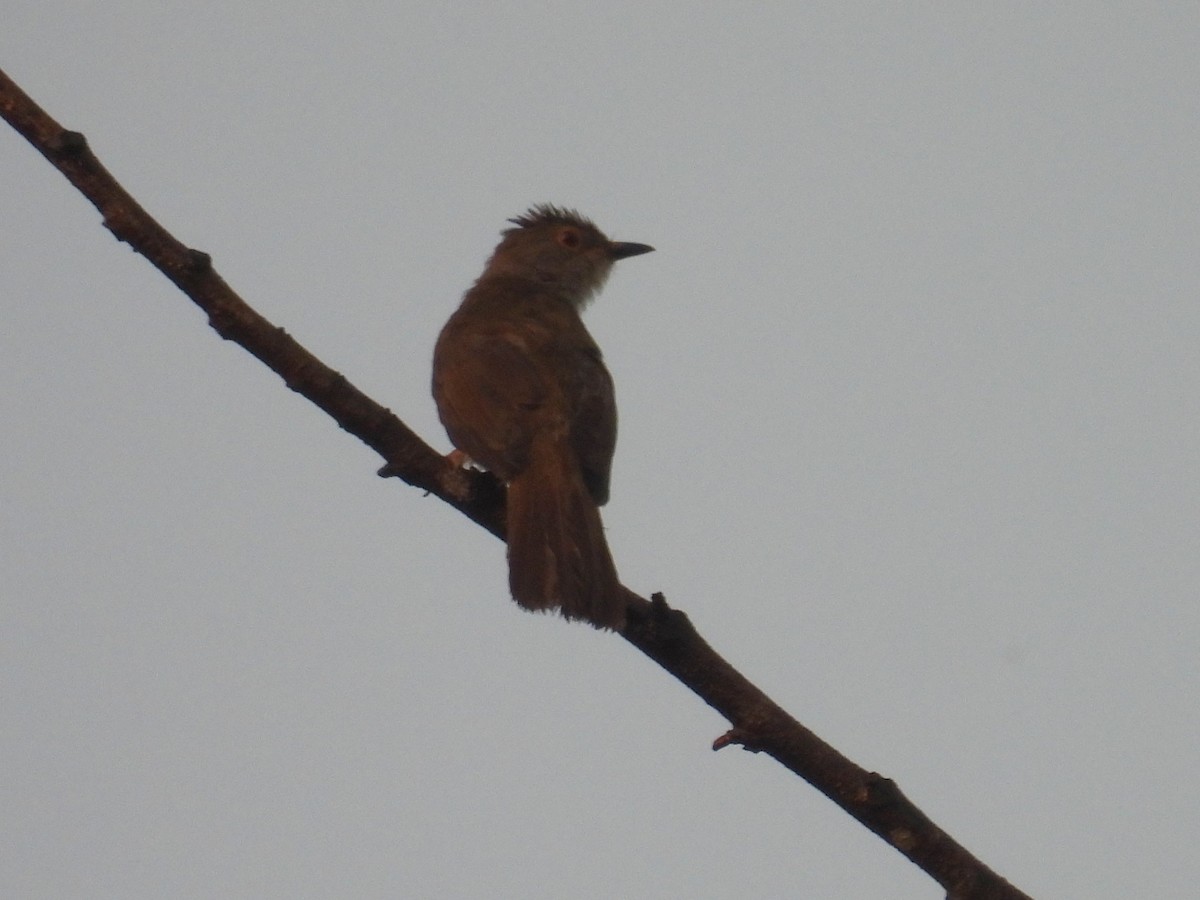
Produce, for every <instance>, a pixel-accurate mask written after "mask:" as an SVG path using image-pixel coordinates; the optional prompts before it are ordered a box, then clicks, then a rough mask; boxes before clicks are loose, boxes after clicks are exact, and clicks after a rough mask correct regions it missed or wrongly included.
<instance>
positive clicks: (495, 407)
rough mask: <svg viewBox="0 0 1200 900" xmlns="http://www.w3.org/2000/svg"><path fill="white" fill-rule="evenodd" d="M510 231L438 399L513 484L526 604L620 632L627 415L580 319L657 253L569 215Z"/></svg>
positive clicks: (515, 552) (445, 367)
mask: <svg viewBox="0 0 1200 900" xmlns="http://www.w3.org/2000/svg"><path fill="white" fill-rule="evenodd" d="M509 221H510V222H512V223H513V225H514V226H515V227H514V228H510V229H508V230H507V231H505V232H504V238H503V240H501V241H500V244H499V246H497V247H496V250H495V252H494V253H493V254H492V257H491V259H489V260H488V263H487V266H486V267H485V268H484V270H483V275H481V276H480V277H479V280H478V281H476V282H475V285H474V286H473V287H472V288H471V289H470V290H469V291H467V293H466V295H465V296H464V297H463V301H462V305H461V306H460V307H459V308H458V310H457V311H456V312H455V313H454V315H452V316H451V317H450V320H449V321H448V322H447V323H446V325H445V327H444V328H443V329H442V333H441V334H440V335H439V336H438V341H437V347H436V348H435V349H434V353H433V397H434V400H435V401H436V402H437V407H438V415H439V416H440V417H441V420H442V424H443V425H445V426H446V432H447V433H448V434H449V435H450V440H451V441H452V442H453V444H454V446H455V447H456V448H458V450H459V451H461V453H462V454H464V455H465V456H467V457H468V458H470V459H471V460H472V461H474V462H476V463H478V464H479V465H481V466H483V467H484V468H486V469H488V470H489V471H490V472H492V473H493V474H495V475H496V477H498V478H499V479H501V480H502V481H503V482H505V483H506V484H507V485H508V513H507V524H506V527H507V536H508V581H509V588H510V589H511V591H512V595H513V599H515V600H516V601H517V602H518V603H519V604H520V605H521V606H523V607H525V608H526V609H534V610H549V609H555V608H558V609H559V610H561V611H562V614H563V615H564V616H565V617H566V618H568V619H583V620H584V621H587V622H590V623H591V624H592V625H594V626H596V627H597V628H612V629H618V630H619V629H620V628H622V627H623V626H624V624H625V603H624V602H623V601H622V599H621V596H620V591H619V590H618V588H619V585H620V582H619V581H618V580H617V571H616V567H615V566H614V565H613V561H612V555H611V554H610V553H609V550H608V542H607V541H605V539H604V526H603V524H602V523H601V521H600V510H599V507H600V506H603V505H604V504H605V503H606V502H607V501H608V481H609V473H610V470H611V468H612V457H613V450H614V449H615V447H616V442H617V407H616V402H615V399H614V397H613V382H612V376H611V375H609V374H608V369H606V368H605V367H604V360H603V358H602V357H601V355H600V348H599V347H598V346H596V342H595V341H594V340H592V336H591V335H590V334H588V331H587V329H586V328H584V326H583V320H582V319H581V318H580V315H579V314H580V311H581V310H582V309H583V308H584V307H585V306H586V305H587V304H588V302H589V301H590V300H591V299H592V298H593V297H594V296H595V295H596V293H597V292H598V291H599V290H600V288H601V287H603V285H604V282H605V279H607V278H608V273H609V271H610V270H611V269H612V264H613V263H614V262H615V261H616V260H618V259H624V258H625V257H627V256H637V255H638V254H640V253H649V252H650V251H651V250H653V249H654V248H653V247H648V246H646V245H645V244H629V243H621V242H618V241H610V240H609V239H608V238H607V237H605V236H604V235H603V234H602V233H601V232H600V230H599V229H598V228H597V227H596V226H595V225H593V224H592V223H591V222H590V221H588V220H587V219H585V218H584V217H583V216H581V215H579V213H577V212H575V211H574V210H569V209H561V208H559V207H556V206H550V205H542V206H535V207H533V208H532V209H530V210H529V211H528V212H527V213H525V214H524V215H522V216H518V217H517V218H515V219H509Z"/></svg>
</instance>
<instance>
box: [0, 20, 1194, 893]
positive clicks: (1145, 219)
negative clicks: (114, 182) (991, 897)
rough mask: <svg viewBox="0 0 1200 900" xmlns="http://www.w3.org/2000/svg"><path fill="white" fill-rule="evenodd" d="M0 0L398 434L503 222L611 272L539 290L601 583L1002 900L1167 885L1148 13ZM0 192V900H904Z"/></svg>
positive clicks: (69, 98)
mask: <svg viewBox="0 0 1200 900" xmlns="http://www.w3.org/2000/svg"><path fill="white" fill-rule="evenodd" d="M17 6H19V8H16V9H7V10H6V11H5V13H4V19H5V22H4V27H3V28H2V29H0V67H3V68H4V69H5V70H6V71H7V72H8V74H9V75H10V76H11V77H13V78H14V79H15V80H16V81H17V82H18V83H19V84H20V85H22V87H24V88H25V89H26V90H27V91H28V92H29V93H30V94H31V95H32V96H33V97H34V98H35V99H36V100H37V101H38V102H39V103H40V104H42V105H43V106H44V107H45V108H46V109H47V110H48V111H49V112H50V113H51V114H52V115H53V116H55V117H56V118H57V119H58V120H59V121H60V122H62V123H63V124H64V125H65V126H66V127H69V128H73V129H77V130H80V131H83V132H84V133H85V134H86V135H87V136H88V138H89V140H90V142H91V146H92V148H93V149H94V150H95V152H96V153H97V154H98V155H99V157H100V158H101V160H102V161H103V162H104V163H105V165H107V166H108V168H109V169H110V170H111V171H112V172H113V173H114V174H115V175H116V176H117V178H118V179H119V180H120V181H121V182H122V183H123V184H124V185H125V186H126V187H127V188H128V189H129V190H130V191H131V192H132V193H133V194H134V195H135V196H136V197H138V198H139V200H140V201H141V202H142V203H143V204H144V205H145V206H146V207H147V208H148V209H149V210H150V211H151V213H152V214H154V215H156V216H157V217H158V218H159V219H160V221H161V222H162V223H163V224H164V225H166V226H167V227H168V228H170V229H171V230H172V231H173V232H174V233H175V234H176V236H178V237H179V238H180V239H181V240H182V241H184V242H185V243H187V244H188V245H190V246H193V247H197V248H200V249H203V250H205V251H207V252H209V253H211V254H212V256H213V259H214V263H215V265H216V267H217V269H218V271H219V272H220V273H221V274H222V275H223V276H224V277H225V278H226V279H227V280H228V281H229V282H230V283H231V284H232V285H233V286H234V288H235V289H236V290H238V291H239V292H240V293H241V294H242V296H244V297H245V298H246V299H247V301H248V302H250V303H251V305H253V306H254V307H255V308H257V309H258V310H259V311H260V312H262V313H263V314H264V315H266V316H267V317H268V318H270V319H271V320H272V321H274V322H276V323H277V324H279V325H281V326H283V327H285V328H287V330H288V331H289V332H290V333H291V334H293V335H294V336H295V337H296V338H297V339H299V340H300V341H301V342H302V343H304V344H305V345H306V346H307V347H308V348H309V349H311V350H312V351H313V352H315V353H316V354H317V355H318V356H320V357H321V358H322V359H323V360H324V361H325V362H327V363H328V364H329V365H331V366H333V367H334V368H336V369H338V370H339V371H341V372H343V373H344V374H345V375H346V376H347V377H348V378H349V379H350V380H351V381H352V382H353V383H355V384H356V385H357V386H359V387H360V388H362V389H363V390H365V391H366V392H367V393H369V394H370V395H372V396H373V397H374V398H375V399H377V400H378V401H380V402H381V403H383V404H385V405H386V406H388V407H389V408H391V409H392V410H394V411H395V412H396V413H397V414H398V415H399V416H400V417H401V418H402V419H404V420H405V421H406V422H407V423H409V424H410V425H411V426H412V427H414V428H415V429H416V430H417V431H418V432H419V433H421V434H422V435H424V436H425V437H426V438H427V439H428V440H430V441H431V442H432V443H434V444H435V446H438V447H441V448H446V449H448V447H449V444H448V441H447V440H446V438H445V435H444V433H443V432H442V429H441V427H440V425H439V424H438V422H437V417H436V413H435V411H434V406H433V402H432V400H431V399H430V397H429V390H428V381H429V375H428V370H429V361H430V354H431V350H432V346H433V341H434V338H435V336H436V334H437V331H438V329H439V328H440V326H441V324H442V322H443V321H444V320H445V318H446V317H447V316H448V315H449V314H450V312H451V311H452V310H453V309H454V307H455V306H456V304H457V302H458V300H459V297H460V296H461V294H462V292H463V290H465V289H466V287H468V286H469V285H470V283H471V281H472V280H473V279H474V278H475V277H476V276H477V275H478V273H479V271H480V269H481V267H482V265H483V262H484V260H485V259H486V257H487V256H488V254H489V253H490V251H491V249H492V247H493V246H494V244H495V242H496V240H497V238H498V234H499V231H500V230H501V228H502V227H504V220H505V219H506V218H507V217H509V216H512V215H515V214H517V213H520V212H521V211H522V210H524V209H525V208H526V207H528V206H529V205H530V204H531V203H535V202H542V201H552V202H555V203H559V204H563V205H567V206H574V207H578V208H579V209H580V210H581V211H582V212H584V213H586V214H587V215H590V216H591V217H593V218H594V219H595V220H596V221H597V223H598V224H599V225H600V226H601V227H602V228H603V229H604V230H605V231H607V232H608V234H609V235H610V236H612V237H614V238H617V239H622V240H632V241H641V242H645V243H650V244H653V245H654V246H656V247H657V248H658V252H657V253H654V254H651V255H649V256H644V257H638V258H636V259H631V260H628V261H625V262H622V263H620V264H619V266H618V270H617V272H616V273H615V275H614V277H613V278H612V279H611V281H610V283H609V286H608V288H607V290H606V292H605V293H604V295H603V296H602V297H601V298H600V299H599V301H598V302H597V303H596V304H595V305H594V306H593V307H592V308H591V309H590V310H589V314H588V323H589V326H590V328H591V329H592V332H593V334H594V335H595V337H596V338H597V340H598V341H599V343H600V344H601V346H602V347H603V348H604V351H605V354H606V357H607V359H608V362H609V367H610V369H611V370H612V372H613V375H614V377H615V379H616V383H617V391H618V401H619V405H620V411H621V434H620V439H619V442H618V447H617V457H616V462H615V467H614V474H613V491H612V501H611V503H610V504H609V505H608V506H607V507H606V508H605V510H604V516H605V522H606V525H607V528H608V535H609V540H610V543H611V545H612V548H613V552H614V555H615V558H616V560H617V565H618V568H619V570H620V572H621V574H622V578H623V580H624V581H625V583H626V584H628V585H629V586H630V587H632V588H634V589H635V590H638V591H639V592H640V593H642V594H648V593H649V592H651V591H654V590H662V591H664V592H665V593H666V595H667V597H668V600H669V601H670V602H671V603H672V604H673V605H676V606H678V607H680V608H682V609H684V610H686V611H687V612H688V613H689V615H691V617H692V618H693V620H694V622H695V623H696V625H697V627H698V628H699V629H700V631H701V633H702V634H703V635H705V637H706V638H707V639H708V640H709V641H711V642H712V643H713V644H714V646H715V647H716V648H717V649H718V650H719V651H720V652H722V653H723V654H724V655H726V656H727V658H728V659H729V660H730V661H731V662H733V663H734V664H735V665H737V666H738V667H739V668H741V670H742V671H743V672H744V673H745V674H746V675H747V676H748V677H750V678H751V679H752V680H754V681H755V682H756V683H757V684H759V685H760V686H761V687H762V688H763V689H765V690H766V691H767V692H768V693H770V694H771V695H772V696H773V697H774V698H775V699H776V700H777V701H779V702H780V703H781V704H782V705H783V706H784V707H785V708H787V709H788V710H789V711H790V712H791V713H792V714H794V715H795V716H797V717H798V718H799V719H800V720H801V721H802V722H804V723H805V724H806V725H807V726H809V727H810V728H812V729H813V730H815V731H816V732H817V733H818V734H820V735H821V736H822V737H824V738H825V739H826V740H828V741H830V742H831V743H833V744H834V745H835V746H836V747H838V748H839V749H840V750H841V751H842V752H844V753H846V754H847V755H849V756H850V757H851V758H853V759H855V760H856V761H857V762H859V763H860V764H861V765H863V766H866V767H867V768H869V769H874V770H877V771H879V772H881V773H883V774H885V775H888V776H890V777H892V778H895V779H896V780H897V782H898V783H899V784H900V786H901V788H902V789H903V790H904V791H905V792H906V793H907V794H908V795H909V796H910V797H911V798H912V799H913V800H914V801H915V802H916V803H917V804H918V805H920V806H921V807H922V808H923V809H924V810H925V811H926V812H927V813H928V814H929V815H930V816H932V817H933V818H934V820H935V821H936V822H938V824H939V825H941V826H942V827H943V828H945V829H946V830H948V831H949V832H950V833H951V834H953V835H954V836H955V837H956V838H958V839H959V840H960V841H962V842H963V843H964V844H965V845H966V846H967V847H968V848H970V849H971V850H972V851H973V852H975V853H977V854H978V855H979V856H980V857H981V858H982V859H983V860H984V861H985V862H987V863H988V864H989V865H991V866H992V867H993V868H995V869H996V870H997V871H999V872H1001V873H1002V874H1003V875H1005V876H1006V877H1008V878H1009V879H1010V880H1012V881H1013V882H1014V883H1016V884H1017V885H1018V886H1020V887H1021V888H1022V889H1024V890H1026V891H1027V892H1029V893H1031V894H1033V895H1035V896H1037V897H1039V898H1040V897H1046V898H1050V897H1053V898H1080V900H1083V898H1088V900H1095V898H1129V897H1155V898H1192V897H1194V896H1195V889H1196V887H1195V886H1196V884H1197V883H1198V882H1200V857H1198V856H1197V854H1196V850H1195V840H1196V834H1197V833H1198V831H1200V782H1198V780H1197V778H1196V775H1195V770H1196V764H1197V761H1198V749H1200V724H1198V723H1200V702H1198V695H1200V654H1198V650H1197V645H1198V639H1200V606H1198V603H1197V594H1198V588H1200V487H1198V484H1200V482H1198V479H1197V461H1198V449H1197V448H1198V445H1200V426H1198V417H1197V402H1198V397H1200V361H1198V354H1197V347H1198V345H1200V304H1198V301H1200V252H1198V244H1200V227H1198V226H1200V174H1198V173H1200V166H1198V165H1197V159H1198V158H1200V153H1198V151H1200V77H1198V76H1200V54H1198V53H1197V47H1198V46H1200V6H1198V5H1196V4H1195V3H1192V2H1174V3H1157V4H1149V3H1137V4H1133V3H1128V4H1126V3H1107V4H1097V3H1070V2H1068V3H1058V4H1053V5H1048V4H1024V3H1021V4H1018V3H1004V4H951V3H942V4H930V3H907V4H895V3H869V4H868V3H845V2H816V3H802V4H801V3H786V4H785V3H766V4H755V5H743V6H734V5H730V4H725V5H719V6H714V7H710V8H705V7H703V6H702V5H700V4H685V3H682V2H678V0H676V2H670V3H658V2H653V0H643V2H638V3H633V2H621V0H617V2H610V3H603V4H601V3H589V4H537V3H521V2H517V3H503V4H501V3H497V4H478V5H476V7H471V8H469V7H468V6H467V5H465V4H463V5H454V4H444V3H426V2H416V0H407V2H402V3H384V2H373V3H370V2H357V3H355V2H351V3H342V4H332V5H331V4H328V3H294V4H282V5H281V4H247V3H243V2H236V3H235V2H226V0H217V2H213V3H208V4H203V5H196V4H194V3H181V2H161V0H160V2H153V3H151V2H148V0H128V2H119V0H109V2H105V3H59V2H53V0H50V2H40V3H36V4H34V3H26V4H19V5H17ZM0 173H2V175H0V206H2V208H3V210H4V215H3V217H2V221H0V235H2V240H0V303H2V304H3V319H2V322H3V326H2V327H0V383H2V384H3V388H2V389H0V416H2V421H3V426H0V453H2V454H3V457H4V460H5V465H4V471H3V473H2V474H0V555H2V563H3V564H2V567H0V589H2V595H0V623H2V625H0V807H2V808H3V809H4V815H3V817H2V818H0V893H2V894H3V895H4V896H7V897H30V898H63V897H96V898H130V897H138V898H141V897H146V898H161V897H222V898H228V897H245V898H261V897H287V898H309V897H311V898H318V897H364V898H368V897H379V898H385V897H447V898H450V897H463V898H468V897H469V898H474V897H496V898H547V900H549V898H563V897H571V898H612V897H638V898H641V897H645V898H660V897H661V898H676V897H677V898H724V897H735V896H736V897H781V898H782V897H809V898H834V900H839V898H865V897H872V898H874V897H880V898H899V900H908V898H913V900H918V898H936V897H939V896H941V892H940V889H939V888H938V886H937V885H936V884H935V883H934V882H933V881H932V880H930V879H929V878H928V877H927V876H926V875H924V874H923V873H922V872H920V871H919V870H917V869H916V868H914V867H913V866H912V865H911V864H909V863H908V862H907V861H906V860H905V859H904V858H903V857H901V856H900V855H899V854H897V853H896V852H895V851H893V850H892V849H890V848H889V847H888V846H886V845H885V844H884V843H882V842H881V841H879V840H878V839H876V838H875V837H874V836H872V835H871V834H869V833H868V832H867V831H866V830H865V829H863V828H862V827H861V826H859V825H858V824H856V823H855V822H853V821H852V820H851V819H850V818H849V817H848V816H846V815H845V814H844V813H842V812H841V811H840V810H839V809H837V808H836V807H835V806H834V805H833V804H832V803H830V802H829V801H828V800H826V799H825V798H824V797H822V796H821V795H819V794H818V793H817V792H816V791H814V790H812V789H811V788H810V787H808V786H807V785H805V784H804V783H803V782H801V781H799V780H798V779H796V778H795V777H794V776H792V775H791V774H790V773H788V772H786V771H785V770H783V769H782V768H780V767H779V766H778V765H777V764H775V763H774V762H772V761H771V760H770V759H767V758H765V757H761V756H756V755H752V754H748V753H745V752H743V751H741V750H738V749H727V750H724V751H722V752H720V753H713V752H712V751H711V750H710V749H709V746H710V744H711V742H712V740H713V739H714V738H715V737H716V736H718V735H719V734H721V733H722V731H723V730H724V727H725V723H724V721H723V720H722V719H720V718H719V717H718V716H717V715H716V714H715V713H713V712H712V711H711V710H709V709H708V708H707V707H705V706H704V705H703V704H702V703H701V702H700V701H698V700H697V699H696V698H695V697H694V696H692V695H691V694H690V693H689V692H688V691H687V690H686V689H684V688H683V687H681V686H680V685H679V684H678V683H677V682H675V681H674V680H673V679H671V678H670V677H669V676H667V675H666V674H665V673H663V672H661V671H660V670H658V669H657V668H656V667H655V666H654V665H653V664H651V663H650V662H648V661H647V660H646V659H645V658H643V657H642V656H640V655H639V654H638V653H637V652H636V651H634V650H633V649H632V648H630V647H629V646H628V645H627V644H626V643H625V642H624V641H622V640H620V639H619V638H615V637H613V636H611V635H606V634H602V633H597V632H594V631H592V630H591V629H589V628H586V627H583V626H580V625H572V624H567V623H564V622H563V621H562V620H560V619H556V618H551V617H547V616H536V615H531V614H527V613H524V612H522V611H521V610H519V609H518V608H517V607H516V606H515V604H513V603H512V601H511V600H510V599H509V598H508V595H507V585H506V575H505V564H504V548H503V545H502V544H500V543H499V542H497V541H496V540H494V539H493V538H491V537H490V536H489V535H487V534H485V533H484V532H483V531H481V530H480V529H478V528H476V527H475V526H473V525H472V524H470V523H469V522H468V521H467V520H465V519H464V518H462V517H461V516H459V515H457V514H456V513H454V512H453V511H452V510H450V509H449V508H448V507H446V506H444V505H443V504H441V503H440V502H439V501H437V500H435V499H433V498H429V497H423V496H422V495H421V494H420V492H418V491H416V490H413V489H411V488H408V487H406V486H404V485H402V484H400V483H399V482H397V481H382V480H380V479H378V478H377V477H375V474H374V473H375V470H376V469H377V468H378V466H379V464H380V461H379V460H378V459H377V458H376V457H374V456H373V455H372V454H371V453H370V452H369V451H367V450H366V449H365V448H363V447H362V446H361V445H360V444H358V443H357V442H356V441H355V440H354V439H353V438H351V437H349V436H348V435H346V434H345V433H343V432H341V431H340V430H339V429H338V428H337V427H336V426H335V425H334V424H333V423H332V422H331V421H329V420H328V419H327V418H325V417H324V416H323V415H322V414H321V413H320V412H318V411H317V410H316V409H315V408H313V407H312V406H311V405H309V404H308V403H307V402H305V401H304V400H303V399H302V398H300V397H298V396H297V395H295V394H293V393H291V392H290V391H288V390H287V389H286V388H285V387H284V385H283V384H282V383H281V382H280V380H279V379H278V378H277V377H276V376H275V375H273V374H272V373H270V372H269V371H267V370H266V369H265V368H264V367H263V366H261V365H260V364H259V363H258V362H256V361H255V360H253V359H252V358H251V357H250V356H249V355H248V354H246V353H245V352H244V351H242V350H241V349H240V348H238V347H237V346H235V345H233V344H229V343H226V342H223V341H221V340H220V339H219V338H218V337H217V336H216V335H215V333H214V332H213V331H212V330H211V329H209V328H208V327H207V325H206V324H205V321H204V318H203V316H202V315H200V314H199V313H198V311H197V310H196V309H195V308H194V307H193V306H192V305H191V304H190V303H189V301H187V299H186V298H184V297H183V296H182V295H181V294H179V293H178V292H177V291H176V290H175V289H174V288H173V287H172V286H171V285H170V284H169V283H168V282H167V281H166V279H164V278H163V277H162V276H161V275H160V274H158V273H157V272H156V271H154V270H153V269H152V268H151V267H150V266H149V265H148V264H147V263H146V262H145V261H144V260H143V259H141V258H140V257H138V256H136V255H135V254H133V253H131V252H130V251H129V250H128V248H126V247H125V246H123V245H120V244H118V243H116V242H115V241H114V240H113V239H112V237H111V235H110V234H109V233H108V232H107V231H106V230H105V229H104V228H103V227H102V225H101V223H100V221H99V217H98V215H97V214H96V212H95V210H94V209H93V208H92V207H91V206H90V205H89V204H88V203H87V202H86V201H85V200H84V199H83V198H82V197H81V196H80V195H78V194H77V193H76V192H75V191H74V190H73V189H72V188H71V187H70V186H69V185H68V184H67V183H66V181H65V180H64V179H63V178H62V177H61V176H60V175H59V174H58V173H57V172H55V171H54V170H53V169H52V168H51V167H50V166H49V165H48V164H47V163H46V162H45V161H44V160H43V159H42V158H41V157H40V156H39V155H38V154H37V153H36V152H35V151H34V150H33V149H32V148H31V147H29V146H28V145H27V144H25V142H24V141H23V140H21V139H20V138H19V137H18V136H17V135H16V134H15V133H14V132H12V131H11V129H9V128H7V127H4V128H0Z"/></svg>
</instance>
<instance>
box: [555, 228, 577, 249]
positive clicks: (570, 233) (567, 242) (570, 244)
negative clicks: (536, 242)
mask: <svg viewBox="0 0 1200 900" xmlns="http://www.w3.org/2000/svg"><path fill="white" fill-rule="evenodd" d="M558 242H559V243H560V244H562V245H563V246H564V247H566V248H567V249H568V250H575V249H577V248H578V247H579V245H580V244H581V243H583V236H582V235H581V234H580V233H579V231H578V230H577V229H575V228H564V229H563V230H562V231H560V232H559V233H558Z"/></svg>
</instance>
